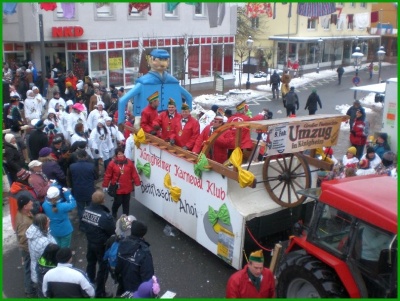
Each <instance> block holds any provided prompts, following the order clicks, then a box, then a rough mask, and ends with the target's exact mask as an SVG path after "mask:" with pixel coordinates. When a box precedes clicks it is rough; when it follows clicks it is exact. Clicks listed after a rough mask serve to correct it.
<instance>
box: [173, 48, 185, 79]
mask: <svg viewBox="0 0 400 301" xmlns="http://www.w3.org/2000/svg"><path fill="white" fill-rule="evenodd" d="M184 50H185V49H184V46H179V47H174V48H172V55H171V62H170V68H171V72H172V75H173V76H175V77H176V78H177V79H179V80H184V79H185V72H186V66H185V51H184Z"/></svg>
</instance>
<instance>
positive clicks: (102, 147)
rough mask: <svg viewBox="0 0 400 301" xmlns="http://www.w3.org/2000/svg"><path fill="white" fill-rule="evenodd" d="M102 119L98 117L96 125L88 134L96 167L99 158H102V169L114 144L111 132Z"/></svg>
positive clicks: (107, 161)
mask: <svg viewBox="0 0 400 301" xmlns="http://www.w3.org/2000/svg"><path fill="white" fill-rule="evenodd" d="M105 125H106V123H105V121H104V119H99V121H98V122H97V126H96V127H95V128H94V129H93V130H92V132H91V133H90V136H89V145H90V148H91V149H92V153H93V158H94V162H95V165H96V168H99V160H100V159H102V160H103V164H104V170H107V165H108V163H109V162H110V159H111V157H112V155H113V154H112V153H111V150H112V149H113V147H114V145H113V143H112V139H111V133H110V132H109V131H108V130H107V128H106V126H105Z"/></svg>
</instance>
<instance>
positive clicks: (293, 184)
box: [263, 153, 311, 207]
mask: <svg viewBox="0 0 400 301" xmlns="http://www.w3.org/2000/svg"><path fill="white" fill-rule="evenodd" d="M263 182H264V185H265V188H266V189H267V191H268V194H269V195H270V197H271V198H272V199H273V200H274V202H276V203H277V204H279V205H281V206H282V207H295V206H297V205H300V204H301V203H303V202H304V200H305V199H306V196H304V195H298V194H297V193H296V191H297V190H300V189H306V188H310V186H311V175H310V167H309V165H308V163H307V162H306V160H305V159H304V156H303V155H302V154H300V153H294V154H283V155H276V156H269V157H267V158H266V159H265V162H264V166H263Z"/></svg>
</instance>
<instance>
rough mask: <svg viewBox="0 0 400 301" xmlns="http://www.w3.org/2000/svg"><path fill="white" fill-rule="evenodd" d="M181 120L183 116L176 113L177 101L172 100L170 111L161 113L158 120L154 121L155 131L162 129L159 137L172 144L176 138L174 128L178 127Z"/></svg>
mask: <svg viewBox="0 0 400 301" xmlns="http://www.w3.org/2000/svg"><path fill="white" fill-rule="evenodd" d="M180 120H181V115H180V114H179V113H178V112H177V111H176V104H175V101H174V100H173V99H172V98H170V99H169V102H168V110H167V111H164V112H161V113H160V114H159V115H158V117H157V119H156V120H154V121H153V130H155V131H159V130H160V129H161V133H160V134H159V135H158V136H159V137H160V138H161V139H163V140H165V141H168V142H171V139H173V137H174V127H175V126H177V124H178V122H179V121H180ZM172 142H175V141H172ZM172 144H173V143H172Z"/></svg>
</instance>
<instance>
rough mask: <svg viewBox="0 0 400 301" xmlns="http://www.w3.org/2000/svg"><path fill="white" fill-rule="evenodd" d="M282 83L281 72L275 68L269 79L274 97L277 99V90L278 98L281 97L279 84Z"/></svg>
mask: <svg viewBox="0 0 400 301" xmlns="http://www.w3.org/2000/svg"><path fill="white" fill-rule="evenodd" d="M280 85H281V77H280V76H279V74H278V73H277V72H276V70H274V73H273V74H272V75H271V77H270V79H269V86H270V87H272V89H271V90H272V98H273V99H275V92H276V98H278V99H279V86H280Z"/></svg>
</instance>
